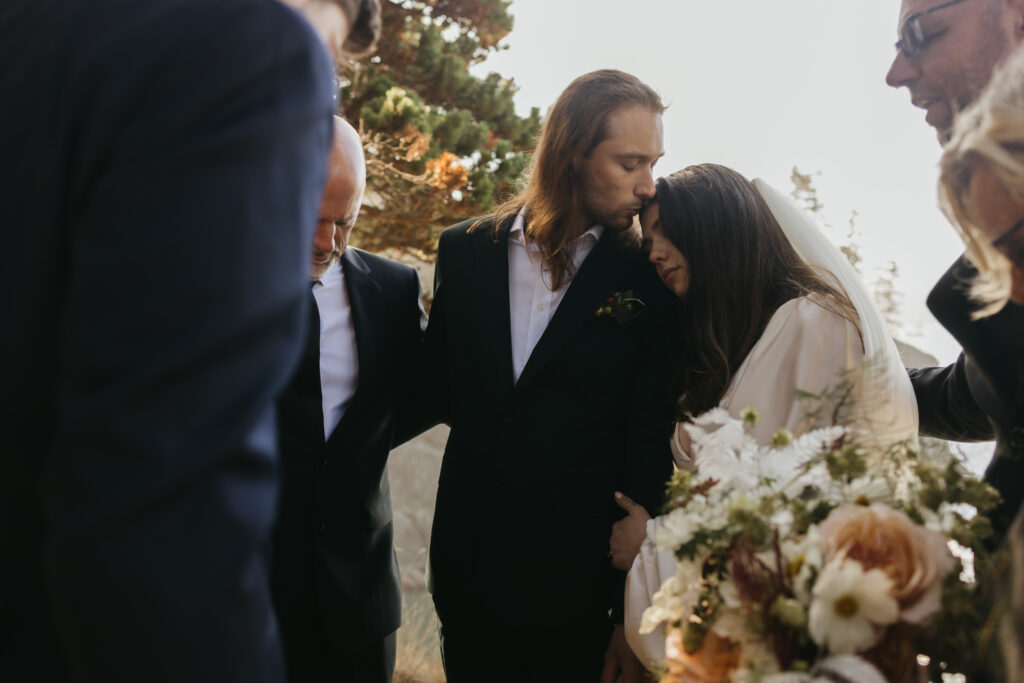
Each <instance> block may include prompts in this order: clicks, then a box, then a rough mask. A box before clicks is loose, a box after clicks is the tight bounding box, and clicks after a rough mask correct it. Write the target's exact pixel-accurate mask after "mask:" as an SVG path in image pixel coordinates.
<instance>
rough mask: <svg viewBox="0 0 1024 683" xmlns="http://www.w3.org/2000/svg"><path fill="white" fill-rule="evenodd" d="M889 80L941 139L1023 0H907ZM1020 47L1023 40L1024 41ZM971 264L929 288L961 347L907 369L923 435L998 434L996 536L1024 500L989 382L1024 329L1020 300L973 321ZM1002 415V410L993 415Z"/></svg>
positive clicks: (1022, 435)
mask: <svg viewBox="0 0 1024 683" xmlns="http://www.w3.org/2000/svg"><path fill="white" fill-rule="evenodd" d="M898 33H899V36H898V38H899V40H898V42H897V43H896V49H897V53H896V58H895V59H894V60H893V63H892V66H891V67H890V68H889V73H888V74H887V75H886V79H885V80H886V83H888V84H889V85H891V86H892V87H894V88H900V87H906V88H907V89H908V90H909V91H910V100H911V103H912V104H913V105H914V106H916V107H920V108H922V109H925V110H926V111H927V112H928V113H927V115H926V117H925V121H927V123H928V124H929V125H930V126H932V127H934V128H935V129H936V131H937V133H938V137H939V140H940V142H942V143H943V144H945V143H946V142H948V141H949V138H950V136H951V134H952V131H953V122H954V118H955V117H956V115H957V114H958V113H959V112H960V111H962V110H963V109H964V108H965V107H966V106H967V105H969V104H971V103H972V102H973V101H975V100H976V99H977V98H978V96H979V95H980V94H981V92H982V91H983V90H984V88H985V86H986V84H987V83H988V81H989V79H990V78H991V76H992V72H993V71H994V70H995V68H996V67H997V66H998V65H999V64H1001V63H1002V62H1003V61H1005V60H1006V58H1007V57H1009V56H1010V54H1011V53H1013V51H1014V50H1015V49H1017V47H1018V46H1019V45H1021V43H1024V0H947V1H946V2H936V0H903V4H902V10H901V13H900V23H899V28H898ZM1021 49H1024V48H1021ZM976 273H977V271H976V270H975V268H974V266H972V265H971V263H970V262H969V261H968V260H967V259H966V258H965V257H961V258H959V259H957V261H956V262H955V263H954V264H953V265H952V267H950V268H949V270H948V271H946V273H945V274H944V275H943V276H942V278H941V279H940V280H939V282H938V283H937V284H936V285H935V287H934V288H933V289H932V291H931V293H930V294H929V296H928V308H929V310H931V312H932V313H933V314H934V315H935V317H936V319H938V321H939V322H940V323H942V325H943V326H944V327H945V328H946V329H947V330H949V331H950V334H952V335H953V336H954V337H956V339H957V341H959V342H960V344H961V345H962V346H963V349H964V351H963V353H961V354H960V357H959V358H958V359H957V361H956V362H955V363H953V364H952V365H949V366H948V367H944V368H942V367H938V368H920V369H912V370H910V378H911V382H912V383H913V385H914V392H915V394H916V396H917V403H918V412H919V415H920V425H921V433H922V434H925V435H928V436H934V437H938V438H942V439H950V440H954V441H988V440H993V439H995V440H996V441H997V446H996V451H995V455H994V457H993V458H992V461H991V463H990V464H989V466H988V468H987V469H986V472H985V479H986V480H987V481H988V482H989V483H991V484H992V485H993V486H995V487H996V488H997V489H998V490H999V492H1000V494H1001V495H1002V497H1003V503H1002V505H1001V506H1000V508H999V509H997V510H996V511H994V512H993V513H992V515H991V517H992V521H993V526H994V527H995V531H996V534H995V536H994V537H993V538H992V543H993V544H996V543H1000V542H1001V541H1002V539H1003V538H1004V535H1005V533H1006V531H1007V529H1008V528H1009V526H1010V523H1011V521H1012V520H1013V517H1014V514H1015V513H1016V511H1017V510H1018V509H1019V507H1020V503H1021V501H1022V499H1024V429H1022V427H1021V426H1020V425H1018V424H1016V423H1015V422H1014V421H1013V420H1012V419H1008V418H1007V417H1006V416H1007V415H1008V414H1009V413H1011V412H1012V410H1010V408H1011V405H1010V404H1011V403H1012V401H1011V400H1009V399H1007V398H1006V396H1005V394H1001V393H1000V392H999V391H997V390H996V389H995V387H996V386H998V385H999V382H995V381H993V378H995V379H998V378H1000V377H1001V376H1002V375H1005V373H1006V371H1007V353H1006V346H1005V345H1006V344H1007V343H1010V344H1015V343H1017V342H1016V340H1017V339H1018V335H1017V334H1016V333H1015V331H1017V330H1020V329H1024V307H1021V306H1020V305H1018V304H1015V303H1012V302H1010V303H1008V304H1007V305H1006V306H1005V307H1004V308H1003V309H1002V310H1001V311H999V312H998V313H996V314H995V315H992V316H989V317H986V318H982V319H979V320H975V319H973V316H972V313H973V311H974V310H975V308H976V306H975V304H974V303H973V302H972V301H971V300H970V299H969V295H968V290H969V287H966V286H964V284H963V283H965V282H970V281H971V280H972V279H973V278H974V276H975V275H976ZM999 416H1002V417H999Z"/></svg>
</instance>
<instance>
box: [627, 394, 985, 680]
mask: <svg viewBox="0 0 1024 683" xmlns="http://www.w3.org/2000/svg"><path fill="white" fill-rule="evenodd" d="M818 398H822V397H818ZM758 419H759V418H758V415H757V413H756V412H755V411H754V410H752V409H750V408H748V409H747V410H746V411H744V413H743V416H742V419H741V420H735V419H733V418H731V417H730V416H729V414H728V413H727V412H725V411H724V410H720V409H716V410H712V411H710V412H708V413H706V414H704V415H702V416H700V417H698V418H696V419H695V420H694V421H693V423H692V424H690V425H688V426H687V431H688V432H689V434H690V437H691V439H692V446H693V452H694V455H695V456H696V460H697V462H698V463H699V466H700V473H699V475H695V474H691V473H690V472H687V471H678V472H677V473H676V474H675V475H674V476H673V479H672V480H671V482H670V483H669V486H668V503H667V505H666V511H665V514H664V515H663V516H662V517H661V518H660V520H658V522H657V525H656V532H655V537H654V541H655V543H656V544H657V546H658V548H659V549H662V550H666V549H667V550H671V551H672V552H673V553H674V555H675V557H676V562H677V567H678V570H677V573H676V575H675V576H674V577H673V578H670V579H668V580H667V581H665V582H664V584H663V585H662V586H661V588H660V590H659V591H658V592H657V593H656V594H655V595H654V598H653V601H652V604H651V606H650V607H649V608H648V609H647V610H646V611H645V612H644V614H643V621H642V624H641V628H640V632H641V633H651V632H654V631H655V630H656V629H658V628H664V629H665V632H666V647H665V653H666V659H665V662H664V665H665V673H664V674H663V676H662V679H661V680H662V682H663V683H675V682H684V681H708V682H710V681H714V682H717V681H733V682H738V681H764V682H766V683H768V682H777V683H781V682H789V681H794V682H795V681H816V680H825V681H855V682H858V683H868V682H869V681H889V682H893V683H895V682H901V681H919V680H928V679H929V678H930V679H931V680H950V678H949V677H950V676H953V674H954V673H956V672H960V673H967V672H969V671H970V670H971V667H972V666H973V665H974V662H972V661H971V659H972V657H973V656H974V655H975V654H976V653H977V652H979V639H981V638H984V637H985V636H984V633H985V632H986V630H985V628H984V623H985V619H986V617H987V616H988V609H987V608H986V606H985V600H984V597H985V595H984V594H985V590H986V589H987V588H988V587H989V586H990V584H989V582H988V579H989V577H990V576H991V575H992V573H993V571H994V566H995V559H996V558H995V557H994V556H993V555H992V554H991V553H989V552H988V551H987V550H986V546H985V541H986V539H987V538H988V537H990V536H991V525H990V523H989V521H988V519H987V518H986V516H985V515H986V513H987V512H988V511H990V510H991V509H992V508H993V507H994V506H995V505H996V503H997V502H998V494H997V493H996V492H995V490H994V489H992V488H991V487H989V486H988V485H986V484H984V483H982V482H981V481H978V480H977V479H975V478H974V477H972V476H971V475H970V474H968V473H967V471H966V469H965V468H964V467H963V466H962V465H961V463H960V462H959V461H958V460H957V459H956V458H955V457H954V456H953V455H952V454H951V453H950V452H949V451H948V450H946V451H945V452H943V451H942V450H941V449H932V452H930V453H925V454H922V452H921V449H920V448H919V447H918V446H917V444H910V443H900V444H895V445H887V446H881V445H876V444H872V443H871V439H870V435H864V434H858V433H857V432H856V431H854V430H851V429H848V428H846V427H843V426H841V425H839V424H833V425H831V426H827V427H823V428H820V429H816V430H813V431H810V432H808V433H806V434H804V435H803V436H801V437H799V438H793V435H792V434H791V433H790V432H789V431H788V430H786V429H780V430H779V431H777V432H776V433H775V434H774V436H773V437H772V439H771V443H770V444H767V445H761V444H758V443H755V441H754V439H753V437H751V436H750V435H749V434H748V433H747V430H746V427H747V425H751V424H754V423H755V422H756V421H757V420H758ZM832 421H833V422H836V418H835V417H834V418H833V420H832ZM952 680H963V677H962V676H956V677H954V678H953V679H952Z"/></svg>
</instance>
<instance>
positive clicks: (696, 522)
mask: <svg viewBox="0 0 1024 683" xmlns="http://www.w3.org/2000/svg"><path fill="white" fill-rule="evenodd" d="M658 520H659V524H658V525H657V528H656V529H655V530H654V544H655V545H656V546H658V548H659V549H661V550H675V549H676V548H678V547H679V546H681V545H686V544H687V543H689V542H690V541H691V540H692V539H693V535H694V534H695V533H697V531H698V530H700V528H701V519H700V516H699V514H698V513H695V512H690V511H689V510H687V509H686V508H676V509H675V510H672V512H670V513H668V514H667V515H662V516H661V517H659V518H658Z"/></svg>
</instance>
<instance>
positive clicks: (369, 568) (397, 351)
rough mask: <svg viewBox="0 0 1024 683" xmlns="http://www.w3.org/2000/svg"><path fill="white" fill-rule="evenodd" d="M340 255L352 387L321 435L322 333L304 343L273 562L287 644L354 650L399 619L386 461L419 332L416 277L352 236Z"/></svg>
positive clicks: (289, 397) (283, 407) (282, 418)
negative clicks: (352, 349)
mask: <svg viewBox="0 0 1024 683" xmlns="http://www.w3.org/2000/svg"><path fill="white" fill-rule="evenodd" d="M341 264H342V268H343V269H344V272H345V285H346V289H347V291H348V296H349V303H350V306H351V310H352V322H353V327H354V329H355V336H356V350H357V357H358V366H359V376H358V384H357V388H356V392H355V395H354V396H353V397H352V400H351V402H350V403H349V405H348V407H347V408H346V410H345V413H344V415H343V416H342V418H341V421H340V422H339V423H338V425H337V427H336V428H335V429H334V431H333V432H332V433H331V435H330V437H329V438H328V439H327V440H326V441H325V440H324V421H323V413H322V407H321V405H322V404H321V394H320V386H319V383H318V382H316V383H315V384H314V385H313V386H310V383H309V382H307V381H303V377H304V376H305V375H307V373H308V372H309V371H312V372H313V373H314V374H313V377H317V376H318V373H319V361H318V359H317V358H316V357H315V355H316V348H315V347H316V344H314V345H312V346H310V345H309V344H307V350H306V352H305V353H304V356H303V358H302V360H301V362H300V368H299V371H298V373H296V376H295V377H294V378H293V379H292V381H291V382H290V383H289V385H288V388H287V389H286V390H285V392H284V393H283V394H282V396H281V400H280V403H279V411H278V423H279V429H280V436H281V462H282V475H283V479H282V490H281V503H280V509H279V513H278V520H277V524H276V526H275V529H274V552H273V564H272V572H271V574H272V579H273V592H274V605H275V608H276V610H277V612H278V615H279V618H280V622H281V630H282V633H283V635H284V640H285V649H286V656H287V653H288V650H289V649H291V646H290V645H289V643H291V642H294V641H295V640H297V639H305V638H317V639H318V640H317V641H315V642H319V641H320V639H322V638H323V637H324V636H326V637H327V639H328V640H329V642H330V643H331V644H332V646H333V648H334V649H335V651H336V652H338V653H341V654H344V653H350V652H353V651H355V650H358V649H361V648H364V647H366V646H367V645H368V644H369V643H370V642H371V641H373V640H375V639H379V638H381V637H383V636H385V635H387V634H388V633H391V632H392V631H394V630H395V629H397V628H398V625H399V623H400V621H401V586H400V583H399V573H398V563H397V561H396V560H395V555H394V550H393V547H392V536H393V533H392V523H391V499H390V496H389V490H388V475H387V467H386V464H387V457H388V451H389V450H390V449H391V445H392V440H393V435H394V429H395V415H396V410H397V406H398V401H399V398H400V396H401V395H402V391H403V389H404V388H405V386H406V384H407V382H408V378H409V377H410V374H411V372H412V369H413V366H414V364H415V362H416V360H417V355H418V352H419V344H420V339H421V336H422V326H421V322H422V308H421V306H420V285H419V277H418V276H417V274H416V271H414V270H413V269H412V268H409V267H408V266H404V265H401V264H398V263H394V262H393V261H388V260H387V259H383V258H381V257H379V256H374V255H373V254H368V253H366V252H364V251H359V250H357V249H354V248H352V247H349V248H347V249H346V250H345V252H344V253H343V254H342V256H341ZM321 634H322V635H321Z"/></svg>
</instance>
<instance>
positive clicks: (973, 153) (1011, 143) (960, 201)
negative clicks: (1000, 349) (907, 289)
mask: <svg viewBox="0 0 1024 683" xmlns="http://www.w3.org/2000/svg"><path fill="white" fill-rule="evenodd" d="M981 164H988V166H989V168H990V169H991V170H992V172H993V173H995V175H996V177H997V178H998V179H999V182H1000V183H1001V184H1002V185H1003V187H1004V188H1005V189H1006V191H1007V192H1008V193H1009V194H1010V195H1011V196H1012V197H1015V198H1017V199H1019V200H1021V201H1024V49H1017V50H1016V51H1014V53H1013V54H1012V55H1011V56H1010V58H1009V59H1008V60H1007V61H1006V63H1005V64H1003V65H1002V66H1001V67H999V68H998V69H997V70H996V72H995V73H994V75H993V76H992V80H991V81H990V82H989V84H988V86H987V87H986V88H985V90H984V91H983V92H982V94H981V95H980V96H979V98H978V100H977V101H976V102H975V103H974V104H972V105H971V106H970V107H968V108H967V109H965V110H964V112H963V113H962V114H961V115H960V116H959V117H958V118H957V121H956V123H955V125H954V129H953V136H952V138H951V139H950V141H949V143H948V144H947V145H946V147H945V149H944V151H943V154H942V159H941V160H940V162H939V167H940V176H939V205H940V207H941V208H942V211H943V213H945V214H946V217H947V218H948V219H949V221H950V222H951V223H952V224H953V227H954V228H955V229H956V230H957V232H958V233H959V234H960V237H961V239H963V242H964V244H965V245H966V247H967V257H968V259H970V261H971V263H973V264H974V266H975V267H976V268H977V269H978V276H977V277H976V278H975V279H974V280H973V281H972V282H971V289H970V293H971V298H972V299H973V300H974V301H975V302H976V303H977V304H978V305H979V308H978V309H977V310H976V311H975V312H974V313H973V315H972V317H973V318H975V319H977V318H984V317H986V316H989V315H992V314H993V313H997V312H998V311H999V310H1000V309H1002V307H1003V306H1004V305H1005V304H1006V302H1007V300H1008V299H1009V297H1010V271H1011V269H1012V264H1011V263H1010V260H1009V259H1007V258H1006V257H1005V256H1004V255H1003V254H1001V253H1000V252H999V251H998V250H997V249H995V247H993V246H992V244H991V243H990V241H989V239H988V237H987V236H986V235H985V233H984V232H983V231H982V230H981V229H980V228H979V227H978V226H977V225H976V224H975V223H974V221H973V220H972V219H971V214H972V213H976V211H975V212H972V211H971V210H970V209H971V208H972V207H971V206H970V203H969V201H968V191H969V189H970V186H971V177H972V176H973V175H974V171H975V170H976V169H977V168H978V167H979V166H980V165H981Z"/></svg>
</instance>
